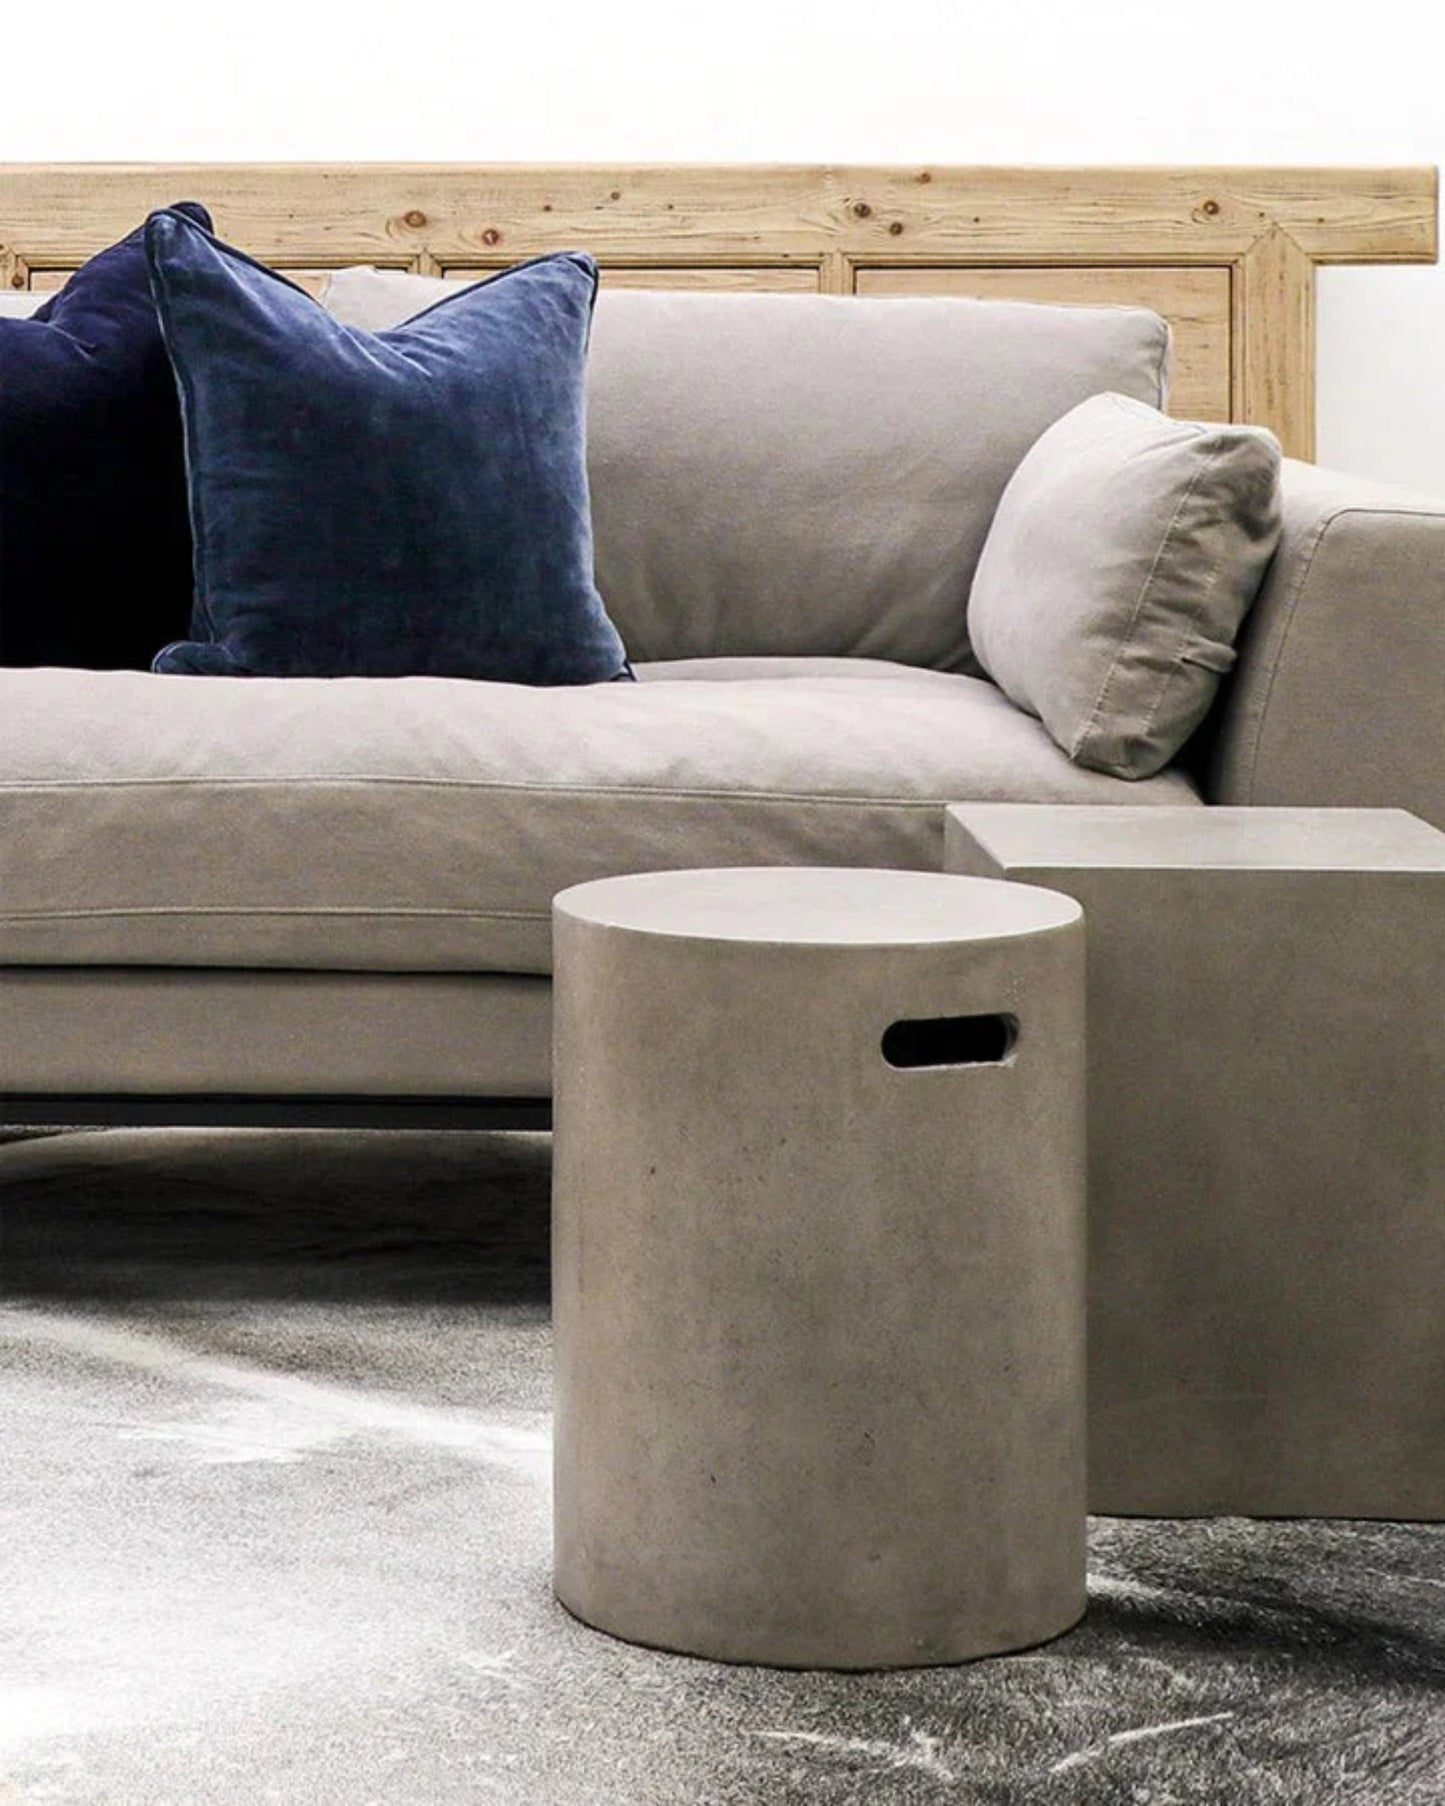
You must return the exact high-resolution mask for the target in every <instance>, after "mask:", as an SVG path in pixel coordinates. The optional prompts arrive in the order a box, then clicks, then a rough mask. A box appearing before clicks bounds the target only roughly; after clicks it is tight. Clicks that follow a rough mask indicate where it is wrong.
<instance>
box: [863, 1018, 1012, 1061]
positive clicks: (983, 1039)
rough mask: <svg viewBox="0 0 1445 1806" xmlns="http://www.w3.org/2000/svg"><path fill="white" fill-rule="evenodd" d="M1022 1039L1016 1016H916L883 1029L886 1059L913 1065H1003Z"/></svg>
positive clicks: (884, 1056) (884, 1055)
mask: <svg viewBox="0 0 1445 1806" xmlns="http://www.w3.org/2000/svg"><path fill="white" fill-rule="evenodd" d="M1018 1038H1019V1024H1018V1017H1017V1016H1003V1015H992V1016H913V1017H907V1018H905V1019H904V1020H903V1021H902V1022H892V1023H890V1024H889V1025H888V1027H887V1028H885V1029H884V1031H883V1043H882V1045H883V1058H884V1059H885V1060H886V1061H887V1062H888V1064H889V1065H890V1066H895V1067H898V1068H900V1069H901V1070H904V1071H906V1070H907V1069H908V1068H909V1067H912V1066H1001V1065H1002V1064H1003V1062H1004V1061H1005V1060H1007V1059H1008V1057H1009V1055H1010V1054H1011V1053H1012V1052H1013V1050H1014V1044H1015V1042H1017V1040H1018Z"/></svg>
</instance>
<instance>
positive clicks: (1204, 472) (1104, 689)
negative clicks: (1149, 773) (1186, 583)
mask: <svg viewBox="0 0 1445 1806" xmlns="http://www.w3.org/2000/svg"><path fill="white" fill-rule="evenodd" d="M1191 424H1192V423H1191ZM1195 437H1198V432H1196V434H1195ZM1223 452H1224V448H1223V447H1222V446H1221V447H1219V449H1218V450H1216V451H1214V452H1212V453H1210V455H1209V456H1208V458H1207V459H1206V460H1205V462H1204V463H1203V464H1201V465H1200V467H1199V469H1198V470H1197V471H1196V472H1195V473H1194V476H1193V477H1192V478H1191V479H1190V482H1189V486H1188V488H1187V489H1186V490H1185V492H1184V494H1183V495H1181V496H1180V498H1179V500H1178V502H1177V503H1176V504H1175V506H1174V512H1173V514H1171V515H1170V517H1169V525H1168V526H1167V527H1166V528H1165V529H1164V532H1163V533H1162V534H1161V535H1160V539H1159V544H1158V546H1157V548H1156V549H1155V552H1154V556H1153V558H1152V559H1151V560H1150V564H1149V570H1148V574H1147V575H1146V576H1145V578H1144V582H1143V585H1142V587H1141V588H1140V591H1139V595H1138V599H1137V600H1136V602H1135V604H1134V607H1133V610H1132V611H1131V613H1130V616H1129V624H1128V626H1127V628H1126V629H1125V631H1124V633H1123V634H1122V635H1121V637H1120V640H1119V643H1118V645H1117V646H1116V647H1115V648H1114V656H1113V657H1112V658H1111V659H1110V661H1109V668H1108V670H1107V671H1105V673H1104V678H1103V681H1102V683H1101V684H1100V685H1099V691H1098V694H1097V696H1096V697H1095V698H1094V706H1093V708H1092V709H1091V710H1090V711H1089V716H1088V719H1087V720H1086V721H1085V723H1084V725H1083V726H1082V727H1081V728H1080V729H1079V731H1078V733H1077V734H1076V735H1075V736H1074V738H1073V742H1072V744H1071V745H1070V747H1069V757H1070V758H1071V759H1075V760H1077V759H1078V756H1079V753H1080V752H1081V751H1082V749H1083V748H1084V745H1085V743H1086V742H1087V741H1088V739H1089V738H1090V736H1091V735H1092V734H1093V733H1094V732H1095V730H1096V729H1097V728H1098V725H1099V720H1100V717H1101V715H1102V714H1103V712H1104V705H1105V702H1106V700H1107V698H1108V695H1109V691H1110V689H1111V688H1112V687H1113V684H1114V681H1115V678H1116V677H1117V676H1118V673H1119V668H1120V666H1121V665H1122V664H1123V662H1124V655H1125V653H1126V651H1127V650H1128V648H1129V646H1130V644H1131V642H1132V641H1133V639H1134V635H1135V631H1136V629H1137V628H1138V625H1139V622H1140V620H1141V619H1142V618H1143V614H1144V610H1145V607H1146V606H1147V604H1148V600H1149V592H1150V591H1151V590H1152V589H1153V587H1154V582H1155V579H1156V578H1157V577H1158V575H1159V566H1160V563H1161V562H1162V560H1163V558H1164V554H1165V552H1166V551H1167V550H1168V548H1169V543H1170V541H1171V540H1172V539H1173V538H1174V535H1175V533H1176V531H1177V529H1178V526H1179V520H1180V516H1181V515H1182V514H1183V513H1184V510H1185V508H1186V507H1187V506H1188V504H1189V503H1190V502H1191V501H1193V499H1194V495H1195V492H1196V491H1197V490H1198V488H1199V486H1200V484H1201V483H1202V482H1203V481H1204V479H1205V477H1207V476H1208V475H1209V474H1210V472H1211V471H1212V470H1213V468H1214V466H1215V465H1216V464H1217V463H1218V462H1219V459H1220V458H1221V457H1222V456H1223ZM1195 618H1196V611H1195V609H1193V608H1191V610H1190V616H1189V619H1190V620H1191V622H1192V621H1193V620H1194V619H1195ZM1177 663H1178V654H1177V652H1176V653H1175V654H1173V656H1172V657H1171V662H1170V668H1169V670H1168V671H1166V672H1165V673H1164V676H1163V679H1162V682H1161V685H1160V694H1159V695H1157V696H1156V697H1155V700H1154V704H1153V706H1152V707H1151V709H1150V711H1149V714H1148V715H1147V716H1146V718H1145V719H1146V722H1148V723H1152V722H1153V720H1154V719H1155V716H1156V715H1157V713H1158V710H1159V707H1160V704H1161V702H1162V696H1163V691H1164V690H1165V689H1166V688H1167V686H1168V684H1169V682H1170V680H1171V679H1172V677H1173V674H1174V666H1175V665H1176V664H1177Z"/></svg>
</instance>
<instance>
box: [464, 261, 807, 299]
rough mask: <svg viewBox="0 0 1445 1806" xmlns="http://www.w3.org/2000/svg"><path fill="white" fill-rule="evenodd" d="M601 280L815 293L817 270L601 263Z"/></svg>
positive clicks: (468, 273) (472, 273)
mask: <svg viewBox="0 0 1445 1806" xmlns="http://www.w3.org/2000/svg"><path fill="white" fill-rule="evenodd" d="M499 268H501V269H505V268H506V265H505V264H501V265H494V266H492V267H490V268H484V267H482V266H480V265H476V264H473V265H471V266H470V267H468V266H466V265H458V264H448V265H446V266H445V267H444V268H443V270H442V274H443V275H444V276H447V277H451V278H454V279H456V280H458V281H466V282H480V281H481V280H482V278H483V277H485V276H494V275H496V273H497V270H498V269H499ZM602 281H603V284H604V286H605V287H607V288H669V289H695V290H718V289H722V290H726V291H728V292H731V293H734V294H782V295H816V294H817V292H818V272H817V270H816V269H809V268H807V267H801V268H800V267H798V266H796V265H794V266H792V267H787V266H778V265H774V266H772V267H763V268H758V267H754V268H752V269H740V268H736V267H734V268H729V267H728V266H726V265H723V264H719V265H708V264H691V265H681V266H679V265H675V264H659V265H655V266H648V265H641V264H623V265H621V266H619V265H617V264H603V265H602Z"/></svg>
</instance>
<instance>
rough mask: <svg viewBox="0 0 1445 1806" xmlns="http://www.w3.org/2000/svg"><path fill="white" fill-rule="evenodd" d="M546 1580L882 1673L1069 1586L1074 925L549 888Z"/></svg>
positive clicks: (1048, 1632) (645, 1632)
mask: <svg viewBox="0 0 1445 1806" xmlns="http://www.w3.org/2000/svg"><path fill="white" fill-rule="evenodd" d="M554 924H555V956H556V957H555V985H556V1005H555V1064H556V1077H555V1126H556V1142H555V1163H554V1171H555V1193H554V1223H555V1230H554V1238H555V1245H554V1258H553V1271H554V1319H555V1324H556V1336H557V1455H556V1514H555V1516H556V1589H557V1594H558V1597H559V1598H560V1599H561V1600H562V1602H563V1604H564V1605H566V1606H567V1607H568V1608H569V1609H570V1610H571V1611H572V1612H574V1613H575V1614H576V1615H577V1616H578V1617H580V1618H583V1619H585V1620H586V1621H587V1622H588V1623H590V1624H593V1625H595V1626H598V1627H599V1628H601V1629H603V1630H607V1631H611V1632H613V1633H614V1634H616V1635H618V1636H621V1637H625V1638H628V1639H630V1640H632V1641H635V1642H639V1643H648V1644H653V1645H656V1646H659V1647H662V1648H665V1649H673V1650H680V1651H684V1652H687V1653H690V1654H694V1655H702V1656H711V1657H714V1658H717V1659H721V1660H726V1661H746V1662H763V1663H769V1664H774V1665H778V1666H787V1667H831V1668H872V1667H888V1666H895V1665H900V1666H901V1665H912V1664H919V1663H931V1662H954V1661H961V1660H964V1659H967V1658H969V1657H973V1656H979V1655H985V1654H991V1653H995V1652H997V1651H1001V1650H1005V1649H1012V1648H1018V1647H1021V1646H1023V1645H1026V1644H1030V1643H1035V1642H1039V1641H1041V1640H1042V1639H1044V1638H1046V1637H1049V1636H1052V1635H1054V1634H1056V1633H1057V1632H1060V1631H1062V1630H1065V1629H1066V1628H1067V1627H1068V1626H1069V1625H1070V1624H1072V1623H1073V1622H1074V1621H1075V1620H1076V1619H1077V1618H1078V1617H1079V1616H1080V1614H1081V1612H1082V1611H1083V1607H1084V1517H1083V1511H1084V1492H1083V1466H1082V1460H1083V1421H1082V1405H1083V1372H1082V1354H1083V1319H1082V1303H1083V1226H1082V1186H1083V1175H1082V1154H1083V1147H1082V1134H1083V1034H1082V1028H1083V1024H1082V997H1083V970H1082V965H1083V929H1082V923H1081V918H1080V911H1079V909H1078V906H1077V905H1076V904H1074V903H1071V902H1070V901H1069V900H1068V899H1067V898H1063V897H1057V896H1053V895H1050V894H1049V893H1048V892H1047V891H1044V890H1041V889H1040V890H1034V889H1030V888H1028V887H1026V886H1022V885H1007V884H997V883H986V882H978V881H973V880H968V879H963V878H951V877H946V876H943V875H941V874H937V873H922V872H858V871H839V870H785V869H752V870H730V871H710V872H709V871H704V872H672V873H658V874H649V875H641V876H637V877H629V878H617V879H608V880H604V881H602V882H599V883H593V884H586V885H580V886H578V887H576V888H575V889H573V890H568V891H564V892H563V893H562V894H561V895H560V896H559V897H558V898H557V899H556V902H555V906H554Z"/></svg>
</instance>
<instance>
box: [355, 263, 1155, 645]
mask: <svg viewBox="0 0 1445 1806" xmlns="http://www.w3.org/2000/svg"><path fill="white" fill-rule="evenodd" d="M441 286H442V284H441V280H440V279H438V278H435V277H431V278H428V277H420V276H408V275H405V274H401V273H398V272H385V271H341V272H338V273H337V274H336V276H334V277H333V278H332V281H331V284H330V288H329V291H328V293H327V295H326V297H325V298H326V303H327V305H328V306H329V307H330V308H331V309H332V310H333V312H335V313H337V314H338V315H339V317H341V318H343V319H345V320H347V321H348V322H349V323H350V324H352V325H358V326H366V327H369V328H371V329H373V330H374V329H376V328H378V327H381V326H386V325H389V324H393V323H394V322H395V321H397V320H399V319H401V318H404V317H405V315H406V314H407V313H408V312H415V311H417V310H418V309H420V308H421V307H424V306H426V305H428V303H429V302H430V301H431V300H432V299H433V298H434V297H435V295H436V294H437V292H438V291H439V290H440V289H441ZM1168 346H1169V337H1168V328H1167V326H1166V325H1165V323H1164V322H1163V320H1161V319H1160V318H1159V317H1158V315H1156V314H1153V313H1150V312H1148V311H1146V310H1144V309H1142V308H1118V307H1046V306H1039V305H1035V304H1031V303H1027V302H999V301H967V300H960V299H956V298H944V297H939V298H919V299H887V300H884V299H864V298H860V297H851V296H850V297H843V296H823V295H816V296H815V295H763V294H706V293H703V294H699V293H689V292H677V291H662V290H614V291H609V290H608V289H607V287H606V278H605V276H604V279H603V288H602V293H601V294H600V295H599V297H598V302H597V310H596V314H595V316H594V320H593V331H592V348H591V355H590V363H589V375H588V397H587V399H588V467H589V473H590V479H591V488H592V510H593V526H594V533H595V541H596V559H597V581H598V587H599V588H600V589H601V591H602V595H603V597H604V599H605V601H606V603H607V608H608V612H609V613H610V614H611V616H612V618H613V620H614V621H615V622H616V624H617V626H618V629H619V630H620V632H621V634H622V637H623V638H624V640H625V641H626V642H627V646H628V650H629V652H630V653H632V655H633V656H634V657H636V658H640V659H669V658H702V657H715V656H720V655H739V656H828V655H835V656H851V657H863V658H885V659H893V660H896V661H898V662H900V663H904V664H911V665H921V666H926V667H931V668H933V669H937V670H945V671H947V670H968V669H976V667H975V666H973V665H972V663H971V660H970V657H969V646H968V628H967V619H966V616H967V605H968V593H969V587H970V584H971V583H972V580H973V572H974V567H975V565H976V564H977V562H978V557H979V552H980V550H981V549H982V546H983V541H984V537H985V535H986V533H987V531H988V526H989V522H990V520H991V519H992V517H993V512H994V509H995V508H996V507H997V505H998V500H999V497H1000V496H1001V495H1002V493H1003V489H1004V485H1005V484H1006V483H1007V482H1008V480H1009V478H1010V476H1011V475H1012V474H1013V471H1014V468H1015V467H1016V466H1017V464H1018V463H1019V461H1020V459H1021V458H1022V457H1023V455H1024V453H1025V452H1026V451H1027V450H1028V448H1029V447H1030V445H1032V444H1033V442H1034V440H1035V439H1037V438H1038V436H1039V434H1040V433H1041V432H1043V430H1044V429H1045V428H1046V427H1047V426H1049V425H1050V424H1051V423H1052V422H1053V421H1055V420H1057V419H1058V418H1059V417H1060V416H1061V415H1063V414H1066V413H1067V412H1068V411H1069V409H1070V408H1072V407H1074V406H1075V405H1076V404H1077V403H1078V402H1080V401H1082V400H1084V398H1085V397H1086V396H1089V395H1093V394H1096V393H1097V392H1099V391H1100V390H1104V389H1113V390H1116V391H1118V392H1120V393H1122V394H1125V395H1130V396H1134V397H1135V398H1137V399H1138V400H1140V401H1145V402H1149V403H1152V404H1154V405H1155V406H1158V405H1159V404H1160V403H1161V402H1162V401H1163V400H1164V398H1165V390H1166V384H1167V376H1168Z"/></svg>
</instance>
